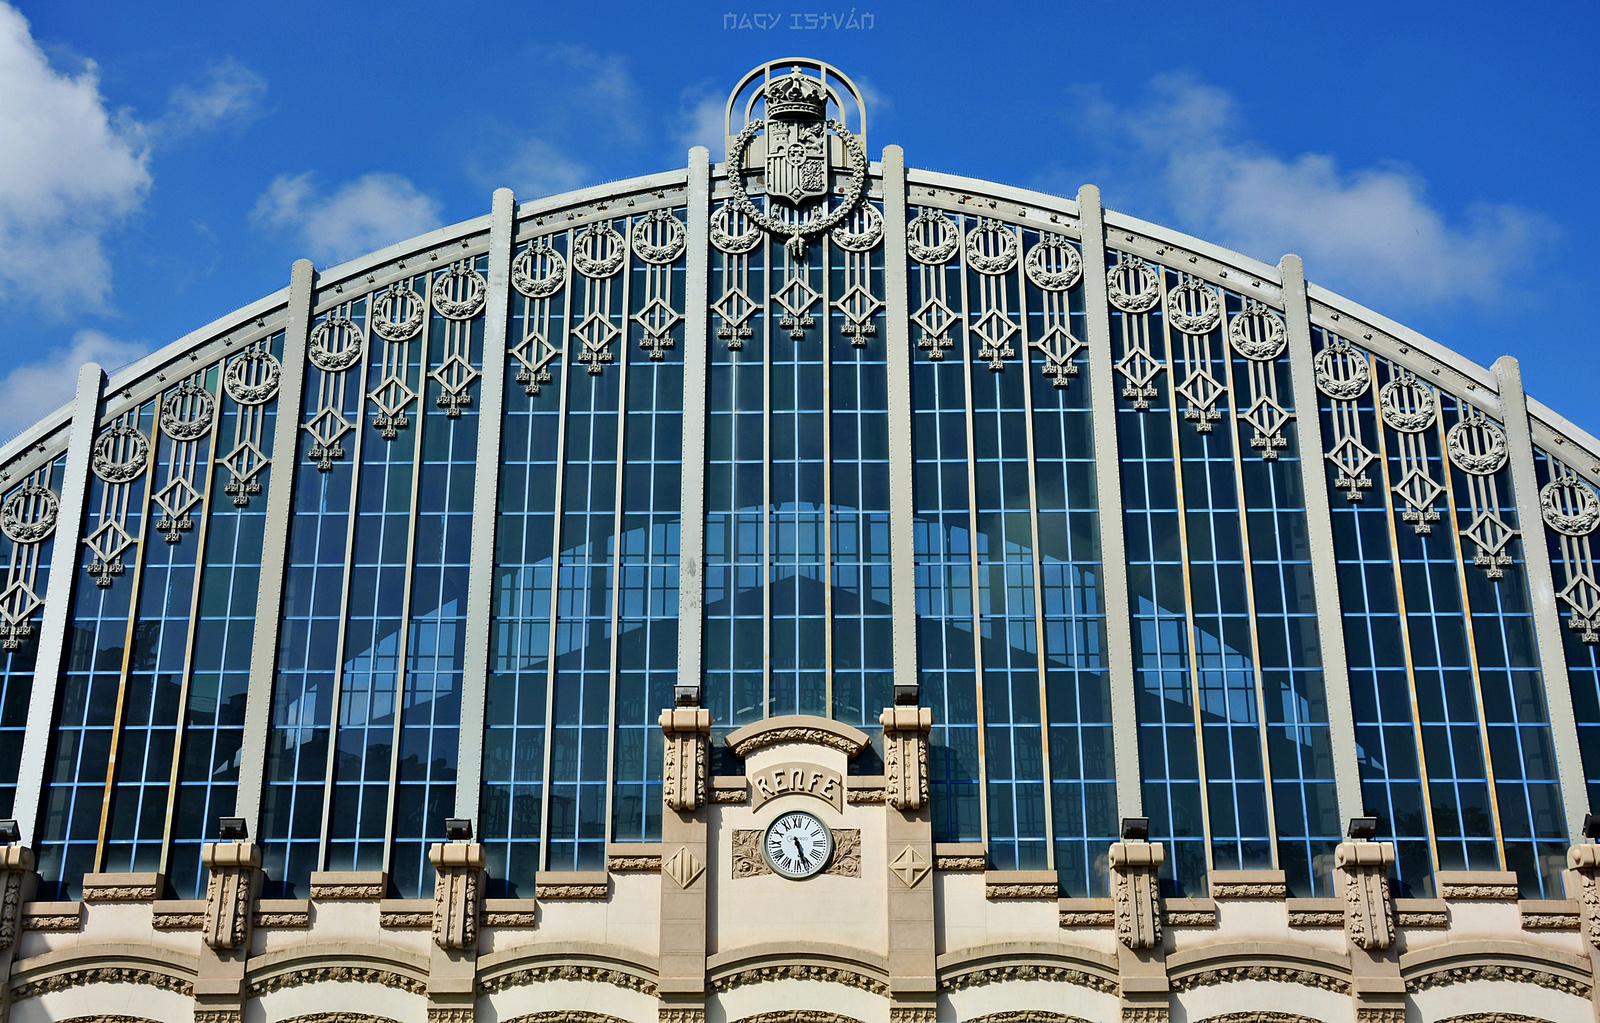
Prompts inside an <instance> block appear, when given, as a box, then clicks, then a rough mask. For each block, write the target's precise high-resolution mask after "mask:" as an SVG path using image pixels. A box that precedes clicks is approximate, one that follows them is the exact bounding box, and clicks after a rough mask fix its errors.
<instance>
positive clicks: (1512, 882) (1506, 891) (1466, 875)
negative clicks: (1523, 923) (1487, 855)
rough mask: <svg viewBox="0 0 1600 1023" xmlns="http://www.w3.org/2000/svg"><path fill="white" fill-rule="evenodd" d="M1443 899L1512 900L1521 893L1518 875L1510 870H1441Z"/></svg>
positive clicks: (1439, 879) (1440, 892)
mask: <svg viewBox="0 0 1600 1023" xmlns="http://www.w3.org/2000/svg"><path fill="white" fill-rule="evenodd" d="M1436 880H1437V881H1438V882H1439V897H1440V898H1441V899H1477V900H1510V899H1516V898H1518V897H1519V896H1520V895H1521V891H1520V890H1519V889H1518V887H1517V875H1516V873H1515V872H1513V871H1509V870H1441V871H1439V873H1438V875H1437V877H1436Z"/></svg>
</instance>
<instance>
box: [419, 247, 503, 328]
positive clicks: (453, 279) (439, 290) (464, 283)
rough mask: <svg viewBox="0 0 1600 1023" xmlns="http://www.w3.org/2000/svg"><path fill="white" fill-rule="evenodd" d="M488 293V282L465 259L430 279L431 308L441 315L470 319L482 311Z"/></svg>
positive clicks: (450, 317) (455, 318) (457, 318)
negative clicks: (431, 285) (431, 286)
mask: <svg viewBox="0 0 1600 1023" xmlns="http://www.w3.org/2000/svg"><path fill="white" fill-rule="evenodd" d="M488 291H489V282H488V281H486V280H484V279H483V274H481V273H479V272H478V271H477V270H476V269H475V268H473V267H472V265H471V264H469V263H467V262H466V261H465V260H463V261H462V262H460V263H452V264H451V265H450V269H448V270H446V271H444V272H443V273H441V274H439V275H438V276H437V277H435V278H434V279H433V289H432V295H433V307H434V308H435V309H437V310H438V311H439V315H440V316H444V317H447V318H449V319H452V320H470V319H472V318H473V317H474V316H476V315H478V311H479V310H481V309H482V308H483V299H484V296H485V295H486V294H487V293H488Z"/></svg>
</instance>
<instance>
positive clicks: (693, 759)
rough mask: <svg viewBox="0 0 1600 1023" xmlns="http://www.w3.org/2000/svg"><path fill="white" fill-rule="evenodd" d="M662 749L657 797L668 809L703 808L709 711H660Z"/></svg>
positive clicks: (707, 784) (707, 776)
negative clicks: (663, 745) (659, 795)
mask: <svg viewBox="0 0 1600 1023" xmlns="http://www.w3.org/2000/svg"><path fill="white" fill-rule="evenodd" d="M661 731H662V732H664V733H665V734H666V738H667V741H666V749H665V752H664V754H663V757H664V763H663V765H662V771H661V797H662V799H664V800H665V801H666V804H667V809H668V810H677V811H680V812H686V813H693V812H694V811H696V810H698V809H700V808H701V807H702V806H705V805H706V792H707V790H709V788H710V786H711V782H710V779H711V774H710V762H711V749H710V746H711V711H709V710H707V709H706V708H704V707H675V708H673V709H672V710H664V711H662V712H661Z"/></svg>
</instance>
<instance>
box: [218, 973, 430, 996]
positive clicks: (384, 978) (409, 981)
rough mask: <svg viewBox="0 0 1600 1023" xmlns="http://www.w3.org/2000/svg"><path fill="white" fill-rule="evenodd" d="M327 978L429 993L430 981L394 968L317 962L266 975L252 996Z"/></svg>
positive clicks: (407, 991)
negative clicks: (304, 966) (313, 964)
mask: <svg viewBox="0 0 1600 1023" xmlns="http://www.w3.org/2000/svg"><path fill="white" fill-rule="evenodd" d="M325 981H343V982H347V983H352V984H378V985H381V986H383V987H386V988H394V989H395V990H397V991H404V992H406V993H407V994H412V995H425V994H427V993H428V982H427V981H426V980H423V979H419V978H416V977H407V976H405V975H404V974H401V973H395V972H394V971H393V970H380V969H378V968H376V967H372V966H316V967H312V968H310V969H305V968H298V969H292V970H287V971H285V972H283V973H277V974H273V975H272V976H270V977H263V978H261V979H260V980H257V981H255V982H254V983H252V984H251V985H250V988H249V994H250V997H251V998H257V997H260V996H261V995H265V994H270V993H272V992H273V991H282V990H284V989H286V988H292V987H299V986H300V985H302V984H320V983H323V982H325Z"/></svg>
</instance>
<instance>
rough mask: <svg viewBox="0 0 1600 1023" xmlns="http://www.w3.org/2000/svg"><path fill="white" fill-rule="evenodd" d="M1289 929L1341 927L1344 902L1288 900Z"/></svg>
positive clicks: (1335, 900)
mask: <svg viewBox="0 0 1600 1023" xmlns="http://www.w3.org/2000/svg"><path fill="white" fill-rule="evenodd" d="M1287 905H1288V910H1289V926H1290V927H1343V926H1344V900H1342V899H1290V900H1289V901H1288V903H1287Z"/></svg>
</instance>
